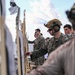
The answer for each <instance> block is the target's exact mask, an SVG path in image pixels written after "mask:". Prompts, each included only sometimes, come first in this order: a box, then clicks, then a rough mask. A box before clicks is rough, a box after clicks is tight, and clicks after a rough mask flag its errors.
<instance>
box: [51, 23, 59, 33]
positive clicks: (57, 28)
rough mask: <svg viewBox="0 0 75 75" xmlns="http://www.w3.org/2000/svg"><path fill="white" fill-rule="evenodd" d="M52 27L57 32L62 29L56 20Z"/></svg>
mask: <svg viewBox="0 0 75 75" xmlns="http://www.w3.org/2000/svg"><path fill="white" fill-rule="evenodd" d="M52 28H53V29H54V31H55V32H58V31H59V30H60V25H58V24H57V23H56V22H54V23H53V25H52Z"/></svg>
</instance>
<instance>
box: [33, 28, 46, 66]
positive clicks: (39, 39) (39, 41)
mask: <svg viewBox="0 0 75 75" xmlns="http://www.w3.org/2000/svg"><path fill="white" fill-rule="evenodd" d="M35 38H36V39H35V40H34V51H36V50H39V49H41V48H44V46H45V39H44V37H43V36H42V35H41V30H40V29H35ZM44 60H45V59H44V56H42V57H39V58H37V59H35V60H34V61H35V65H36V67H37V66H39V65H42V64H43V63H44Z"/></svg>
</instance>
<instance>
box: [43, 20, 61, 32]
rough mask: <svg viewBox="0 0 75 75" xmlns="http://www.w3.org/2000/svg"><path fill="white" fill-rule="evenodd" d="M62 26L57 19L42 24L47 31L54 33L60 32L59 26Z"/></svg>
mask: <svg viewBox="0 0 75 75" xmlns="http://www.w3.org/2000/svg"><path fill="white" fill-rule="evenodd" d="M61 25H62V23H61V21H59V20H58V19H52V20H50V21H49V22H48V23H47V24H44V26H45V27H47V28H48V29H54V30H55V31H56V32H57V31H59V30H60V26H61Z"/></svg>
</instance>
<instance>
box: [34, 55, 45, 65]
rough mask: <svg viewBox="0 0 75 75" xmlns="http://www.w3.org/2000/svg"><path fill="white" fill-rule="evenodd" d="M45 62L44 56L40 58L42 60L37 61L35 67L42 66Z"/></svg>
mask: <svg viewBox="0 0 75 75" xmlns="http://www.w3.org/2000/svg"><path fill="white" fill-rule="evenodd" d="M44 61H45V59H44V56H42V57H40V58H37V59H36V60H35V65H36V66H40V65H42V64H43V63H44Z"/></svg>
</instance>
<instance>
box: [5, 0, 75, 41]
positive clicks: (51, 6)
mask: <svg viewBox="0 0 75 75" xmlns="http://www.w3.org/2000/svg"><path fill="white" fill-rule="evenodd" d="M14 1H15V2H16V4H17V6H19V7H20V19H21V21H23V18H24V16H23V11H24V10H26V20H25V21H26V34H27V38H28V39H29V40H34V39H35V38H34V32H35V29H36V28H39V29H41V33H42V34H43V36H44V37H45V38H46V37H48V36H50V35H49V33H48V32H47V28H46V27H44V23H45V24H46V23H47V22H48V21H49V20H51V19H54V18H57V19H60V21H61V22H62V24H63V25H64V24H66V23H69V21H68V19H67V17H66V14H65V11H66V10H69V9H70V8H71V7H72V5H73V4H74V3H75V0H14ZM9 7H10V0H6V24H7V26H8V27H9V30H10V31H11V33H12V36H13V38H14V36H16V25H15V18H16V14H14V15H10V12H9ZM63 25H62V27H63ZM61 31H62V32H63V29H61Z"/></svg>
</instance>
